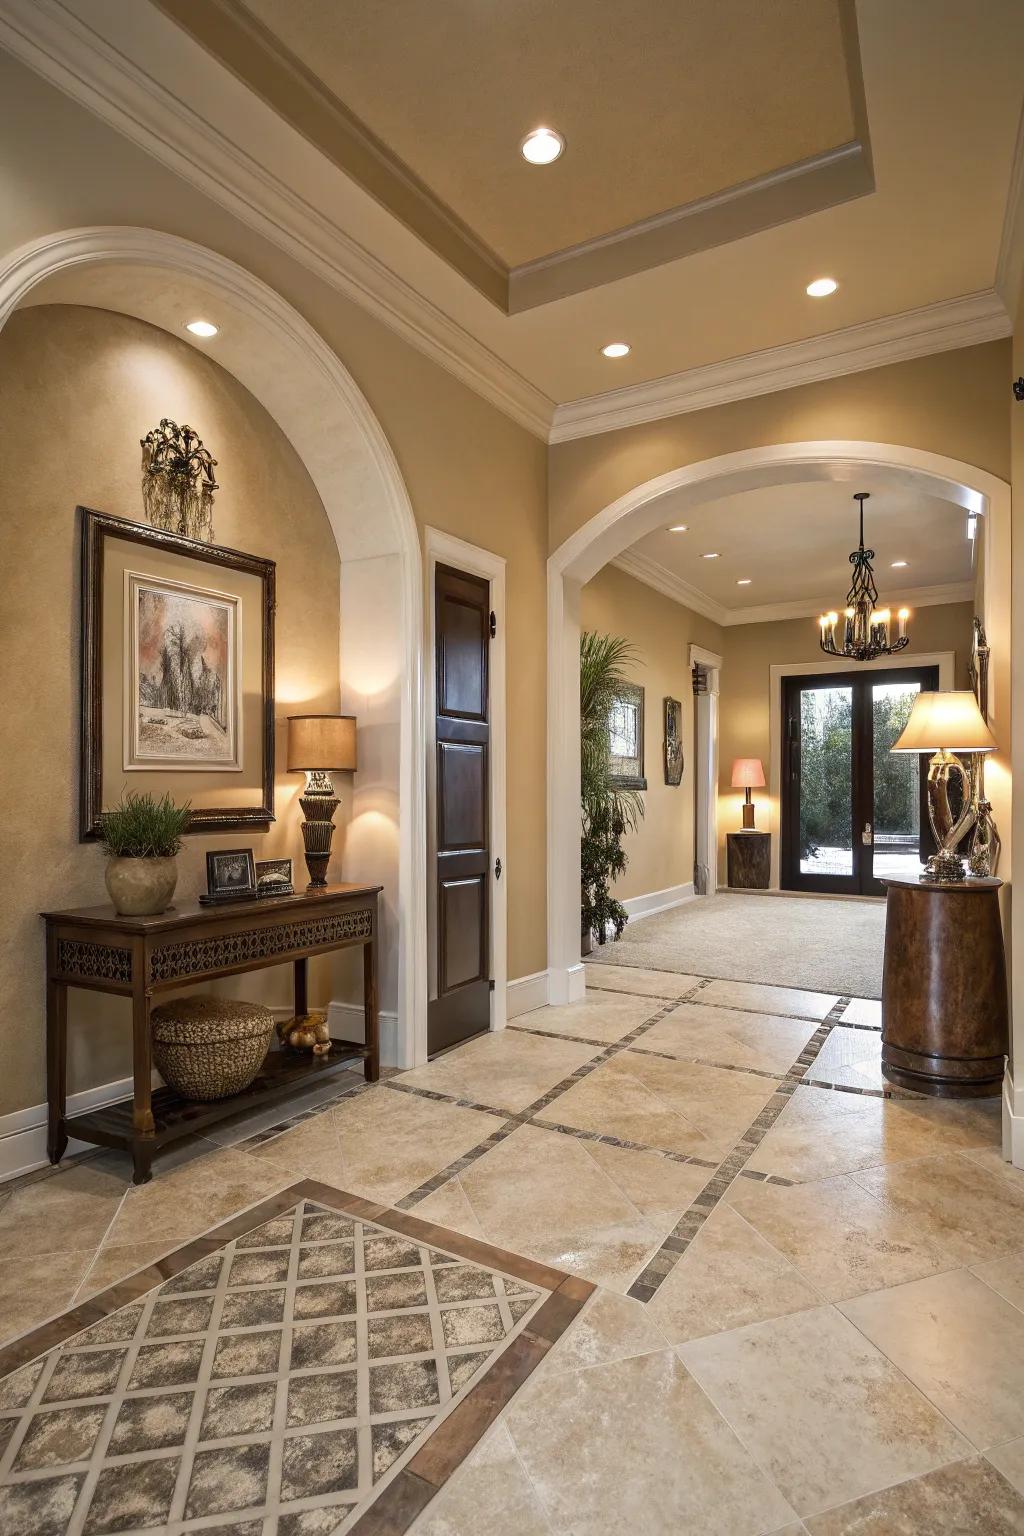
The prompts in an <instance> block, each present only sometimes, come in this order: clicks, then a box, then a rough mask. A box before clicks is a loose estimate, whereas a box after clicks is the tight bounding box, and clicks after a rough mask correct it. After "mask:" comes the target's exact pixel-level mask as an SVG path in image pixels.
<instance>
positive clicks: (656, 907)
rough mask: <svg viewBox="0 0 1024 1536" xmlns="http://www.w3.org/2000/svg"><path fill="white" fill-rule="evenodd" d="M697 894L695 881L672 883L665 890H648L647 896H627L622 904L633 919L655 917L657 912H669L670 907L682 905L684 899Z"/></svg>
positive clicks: (692, 898)
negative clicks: (685, 883)
mask: <svg viewBox="0 0 1024 1536" xmlns="http://www.w3.org/2000/svg"><path fill="white" fill-rule="evenodd" d="M695 896H696V892H695V891H694V889H693V881H692V880H691V881H689V883H688V884H687V885H670V886H668V887H667V888H666V889H665V890H663V891H648V892H647V894H646V895H645V896H627V897H626V899H625V901H624V902H623V903H622V905H623V906H624V907H625V909H626V911H627V912H628V913H629V916H630V918H631V919H635V918H638V917H653V916H654V914H655V912H667V911H668V910H669V908H670V907H681V906H682V904H683V902H684V901H692V900H694V898H695Z"/></svg>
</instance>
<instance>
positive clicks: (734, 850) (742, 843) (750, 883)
mask: <svg viewBox="0 0 1024 1536" xmlns="http://www.w3.org/2000/svg"><path fill="white" fill-rule="evenodd" d="M725 846H726V856H727V860H728V870H729V885H730V887H732V888H733V889H735V890H741V891H766V890H767V889H768V886H769V883H770V880H771V861H772V838H771V833H770V832H755V831H753V830H752V829H749V830H746V831H743V832H727V833H726V834H725Z"/></svg>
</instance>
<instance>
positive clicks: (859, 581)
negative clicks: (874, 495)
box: [818, 491, 910, 661]
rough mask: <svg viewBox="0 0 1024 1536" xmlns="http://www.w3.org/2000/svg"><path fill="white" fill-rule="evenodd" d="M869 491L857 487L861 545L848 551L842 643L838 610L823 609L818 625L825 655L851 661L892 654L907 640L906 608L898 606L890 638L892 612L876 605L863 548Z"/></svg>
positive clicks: (872, 578)
mask: <svg viewBox="0 0 1024 1536" xmlns="http://www.w3.org/2000/svg"><path fill="white" fill-rule="evenodd" d="M868 496H869V492H868V491H858V492H857V493H856V495H855V496H854V498H853V499H854V501H856V502H857V503H859V506H860V546H859V548H857V549H855V550H854V551H853V553H852V554H851V555H850V564H851V565H852V566H853V582H852V584H851V586H850V590H849V592H847V594H846V609H845V611H844V614H843V619H842V624H843V643H842V645H841V646H840V645H837V644H836V626H837V624H838V623H839V622H840V620H839V615H838V613H835V612H830V613H823V614H822V615H821V618H820V619H819V620H818V623H819V625H820V626H821V648H822V650H823V651H824V652H825V654H826V655H827V656H846V657H848V658H849V659H850V660H851V661H874V659H875V657H876V656H892V655H894V654H895V652H896V651H902V650H905V649H906V647H907V646H908V645H909V644H910V638H909V636H908V635H907V620H908V619H909V618H910V610H909V608H901V609H900V610H899V612H898V613H897V615H896V624H897V630H896V636H895V638H892V613H891V612H890V610H889V609H888V608H879V606H878V588H877V587H876V586H875V573H874V570H873V569H872V566H871V562H872V560H873V559H874V558H875V552H874V550H873V549H865V548H864V503H865V502H866V501H867V500H868Z"/></svg>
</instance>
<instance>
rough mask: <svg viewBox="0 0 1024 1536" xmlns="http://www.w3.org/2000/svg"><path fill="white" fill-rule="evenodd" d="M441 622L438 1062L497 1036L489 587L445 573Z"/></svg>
mask: <svg viewBox="0 0 1024 1536" xmlns="http://www.w3.org/2000/svg"><path fill="white" fill-rule="evenodd" d="M434 617H435V679H436V719H435V731H436V737H437V753H436V757H435V770H436V795H435V808H434V817H435V821H434V830H435V839H434V841H435V854H434V869H433V871H432V878H433V880H434V890H435V897H436V899H435V902H434V911H435V914H436V920H437V936H436V938H437V947H436V957H437V986H436V994H437V995H436V996H433V997H431V998H430V999H429V1001H428V1004H427V1049H428V1051H429V1053H430V1054H431V1055H434V1054H436V1052H438V1051H442V1050H446V1049H447V1048H448V1047H449V1046H452V1045H457V1044H458V1042H459V1041H460V1040H466V1039H468V1038H469V1037H470V1036H471V1035H476V1034H480V1033H481V1032H482V1031H483V1030H486V1029H487V1028H488V1027H489V1026H490V1015H491V982H490V888H491V886H490V882H491V856H490V842H489V837H490V828H489V809H490V764H489V751H488V749H489V744H490V723H489V717H490V709H489V679H488V649H489V646H490V639H491V632H490V587H489V585H488V583H487V582H486V581H483V580H481V579H480V578H479V577H476V576H469V575H467V574H466V573H465V572H462V571H456V570H453V569H452V568H451V567H449V566H438V567H437V571H436V574H435V599H434Z"/></svg>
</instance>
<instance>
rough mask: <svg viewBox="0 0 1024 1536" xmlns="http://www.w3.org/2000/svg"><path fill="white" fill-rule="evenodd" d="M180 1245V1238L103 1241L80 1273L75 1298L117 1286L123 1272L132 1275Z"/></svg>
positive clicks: (81, 1299)
mask: <svg viewBox="0 0 1024 1536" xmlns="http://www.w3.org/2000/svg"><path fill="white" fill-rule="evenodd" d="M180 1245H181V1239H180V1238H174V1239H170V1238H168V1239H167V1240H166V1241H165V1242H153V1243H127V1244H118V1245H113V1244H111V1245H107V1244H105V1245H104V1246H103V1247H102V1248H100V1249H99V1251H98V1252H97V1254H96V1256H95V1258H94V1260H93V1262H92V1263H91V1264H90V1266H89V1268H88V1270H87V1271H86V1273H85V1275H84V1276H83V1278H82V1283H81V1285H80V1286H79V1287H78V1290H77V1291H76V1292H75V1301H76V1302H78V1301H85V1300H86V1298H87V1297H89V1296H95V1294H96V1292H97V1291H105V1290H106V1289H107V1287H108V1286H110V1285H116V1284H117V1282H118V1281H119V1280H123V1279H124V1278H125V1276H126V1275H133V1274H134V1273H135V1271H136V1270H137V1269H145V1267H146V1265H147V1264H152V1263H153V1261H154V1259H160V1258H163V1256H164V1254H165V1253H170V1252H171V1250H172V1249H174V1248H177V1247H180Z"/></svg>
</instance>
